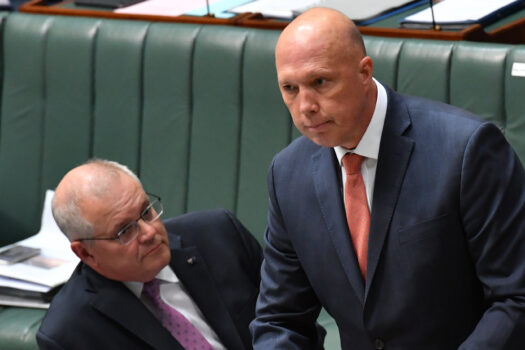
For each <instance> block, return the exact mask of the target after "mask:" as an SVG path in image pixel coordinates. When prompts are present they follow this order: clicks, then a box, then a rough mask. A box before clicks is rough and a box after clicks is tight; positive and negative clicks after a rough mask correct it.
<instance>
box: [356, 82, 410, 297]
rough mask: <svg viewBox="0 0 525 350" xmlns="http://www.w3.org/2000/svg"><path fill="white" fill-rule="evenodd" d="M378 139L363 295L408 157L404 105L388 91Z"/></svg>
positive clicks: (397, 194) (406, 120) (376, 258)
mask: <svg viewBox="0 0 525 350" xmlns="http://www.w3.org/2000/svg"><path fill="white" fill-rule="evenodd" d="M387 92H388V109H387V113H386V119H385V125H384V128H383V134H382V136H381V145H380V148H379V157H378V164H377V171H376V180H375V186H374V199H373V204H372V216H371V218H370V219H371V221H370V237H369V241H368V259H367V284H366V291H365V301H366V296H367V295H368V292H369V290H370V286H371V285H372V282H373V279H374V276H375V273H376V270H377V265H378V262H379V259H380V255H381V250H382V249H383V245H384V242H385V238H386V236H387V232H388V229H389V225H390V221H391V219H392V215H393V213H394V209H395V206H396V203H397V200H398V198H399V192H400V190H401V186H402V183H403V179H404V177H405V173H406V169H407V167H408V163H409V159H410V155H411V154H412V148H413V144H414V142H413V140H412V139H410V138H408V137H405V136H403V133H404V132H405V130H407V129H408V128H409V126H410V117H409V114H408V111H407V110H406V105H405V104H404V103H403V101H402V100H401V98H400V97H399V96H398V95H397V94H396V93H394V92H392V91H391V90H389V89H387Z"/></svg>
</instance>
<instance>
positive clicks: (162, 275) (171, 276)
mask: <svg viewBox="0 0 525 350" xmlns="http://www.w3.org/2000/svg"><path fill="white" fill-rule="evenodd" d="M155 278H157V279H160V280H161V285H160V297H161V298H162V300H163V301H164V302H165V303H166V304H168V305H169V306H171V307H172V308H174V309H175V310H177V311H178V312H180V313H181V314H182V315H183V316H184V317H186V319H187V320H188V321H190V322H191V323H192V324H193V325H194V326H195V328H197V329H198V330H199V331H200V332H201V334H202V335H203V336H204V338H206V340H207V341H208V343H210V345H211V346H213V348H214V349H216V350H226V348H225V347H224V345H222V343H221V341H220V340H219V337H218V336H217V334H216V333H215V331H214V330H213V329H212V328H211V327H210V326H209V325H208V322H207V321H206V319H205V318H204V315H203V314H202V312H201V310H200V309H199V307H198V306H197V304H195V302H194V301H193V299H192V298H191V296H190V295H189V294H188V292H187V291H186V288H184V286H183V285H182V282H181V281H180V280H179V278H178V277H177V275H175V272H173V270H172V269H171V267H170V266H169V265H168V266H166V267H164V268H163V269H162V270H160V272H159V273H158V274H157V276H155ZM123 283H124V285H125V286H126V287H128V288H129V289H130V290H131V292H133V294H135V295H136V296H137V298H139V299H140V301H141V302H142V303H143V304H144V305H145V306H146V307H147V308H148V309H149V310H150V311H152V312H153V307H152V306H151V304H150V302H149V300H147V299H145V298H142V297H141V294H142V287H143V286H144V283H142V282H123ZM153 313H154V312H153Z"/></svg>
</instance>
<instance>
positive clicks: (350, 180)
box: [343, 153, 370, 280]
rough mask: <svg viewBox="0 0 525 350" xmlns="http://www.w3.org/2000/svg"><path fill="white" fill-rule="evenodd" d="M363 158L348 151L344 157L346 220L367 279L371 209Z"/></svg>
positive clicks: (362, 272)
mask: <svg viewBox="0 0 525 350" xmlns="http://www.w3.org/2000/svg"><path fill="white" fill-rule="evenodd" d="M363 160H364V157H363V156H360V155H358V154H355V153H347V154H345V156H344V157H343V166H344V167H345V171H346V183H345V203H346V221H347V222H348V229H349V230H350V236H351V238H352V243H353V245H354V249H355V254H356V256H357V261H358V263H359V268H360V270H361V274H362V276H363V278H364V279H365V280H366V257H367V253H368V233H369V230H370V211H369V210H368V201H367V200H366V190H365V183H364V181H363V176H362V175H361V163H362V162H363Z"/></svg>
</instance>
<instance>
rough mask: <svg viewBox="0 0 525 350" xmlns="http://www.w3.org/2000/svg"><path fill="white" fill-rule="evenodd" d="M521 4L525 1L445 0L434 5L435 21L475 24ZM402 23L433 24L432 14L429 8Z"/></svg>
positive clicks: (440, 22)
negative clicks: (504, 9)
mask: <svg viewBox="0 0 525 350" xmlns="http://www.w3.org/2000/svg"><path fill="white" fill-rule="evenodd" d="M521 2H523V0H444V1H442V2H440V3H438V4H436V5H434V19H435V21H436V23H438V24H447V23H475V22H478V21H480V20H481V19H483V18H485V17H487V16H490V15H492V14H494V13H497V12H498V10H500V9H502V8H505V7H506V6H509V5H512V4H519V3H521ZM402 22H403V23H409V22H414V23H432V12H431V10H430V8H427V9H425V10H423V11H420V12H418V13H415V14H413V15H411V16H408V17H406V18H405V19H403V20H402Z"/></svg>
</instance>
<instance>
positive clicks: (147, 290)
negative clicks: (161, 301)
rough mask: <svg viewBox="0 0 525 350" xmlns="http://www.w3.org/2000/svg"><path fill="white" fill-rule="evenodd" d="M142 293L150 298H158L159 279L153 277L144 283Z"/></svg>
mask: <svg viewBox="0 0 525 350" xmlns="http://www.w3.org/2000/svg"><path fill="white" fill-rule="evenodd" d="M142 294H143V295H145V296H148V297H150V298H152V299H157V298H160V280H159V279H158V278H154V279H152V280H151V281H149V282H146V283H144V286H143V287H142Z"/></svg>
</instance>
